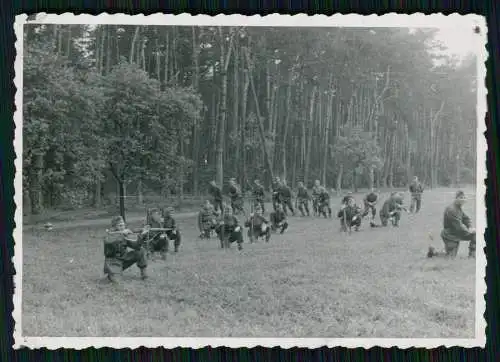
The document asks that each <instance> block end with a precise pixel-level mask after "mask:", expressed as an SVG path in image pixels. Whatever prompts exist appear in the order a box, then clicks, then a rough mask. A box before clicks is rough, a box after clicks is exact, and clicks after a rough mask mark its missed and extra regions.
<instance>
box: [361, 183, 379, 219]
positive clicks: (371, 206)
mask: <svg viewBox="0 0 500 362" xmlns="http://www.w3.org/2000/svg"><path fill="white" fill-rule="evenodd" d="M377 200H378V195H377V193H376V192H375V191H374V189H372V191H371V192H370V193H369V194H368V195H366V196H365V198H364V199H363V203H364V204H365V209H364V211H363V215H362V216H363V217H365V216H368V217H369V219H370V226H371V227H374V226H375V215H376V214H377V208H376V206H377Z"/></svg>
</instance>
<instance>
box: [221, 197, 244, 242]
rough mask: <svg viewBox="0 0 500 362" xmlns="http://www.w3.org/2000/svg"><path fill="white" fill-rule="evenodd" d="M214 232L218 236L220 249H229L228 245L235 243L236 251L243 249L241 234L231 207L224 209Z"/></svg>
mask: <svg viewBox="0 0 500 362" xmlns="http://www.w3.org/2000/svg"><path fill="white" fill-rule="evenodd" d="M215 231H216V233H217V235H218V236H219V240H220V247H221V248H229V245H230V244H231V243H234V242H235V241H236V243H237V244H238V250H242V249H243V246H242V244H243V233H242V230H241V226H240V225H239V223H238V219H237V218H236V217H235V216H234V215H233V209H232V208H231V206H226V207H225V208H224V214H223V216H222V219H221V220H220V222H219V225H218V226H217V228H216V229H215Z"/></svg>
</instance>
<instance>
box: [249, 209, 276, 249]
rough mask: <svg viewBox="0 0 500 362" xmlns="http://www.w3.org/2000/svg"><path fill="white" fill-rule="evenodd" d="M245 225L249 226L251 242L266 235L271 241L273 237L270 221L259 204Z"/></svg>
mask: <svg viewBox="0 0 500 362" xmlns="http://www.w3.org/2000/svg"><path fill="white" fill-rule="evenodd" d="M245 226H246V227H247V228H248V238H249V239H250V242H251V243H253V242H254V240H255V239H256V238H257V239H258V238H260V237H265V238H266V241H269V239H270V238H271V229H270V227H269V221H267V220H266V218H265V217H264V216H262V209H261V208H260V207H259V206H257V207H256V209H255V213H254V214H253V215H251V216H250V219H248V220H247V221H246V222H245Z"/></svg>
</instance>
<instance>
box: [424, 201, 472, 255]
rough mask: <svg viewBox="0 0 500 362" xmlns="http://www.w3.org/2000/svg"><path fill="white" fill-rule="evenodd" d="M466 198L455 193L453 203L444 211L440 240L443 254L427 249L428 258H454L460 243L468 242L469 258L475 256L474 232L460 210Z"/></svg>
mask: <svg viewBox="0 0 500 362" xmlns="http://www.w3.org/2000/svg"><path fill="white" fill-rule="evenodd" d="M465 201H466V198H465V194H464V192H463V191H457V193H456V195H455V201H454V202H453V203H452V204H451V205H450V206H448V207H447V208H446V209H445V210H444V215H443V230H442V231H441V238H442V239H443V243H444V252H437V251H436V250H435V249H434V248H433V247H432V246H430V247H429V251H428V252H427V256H428V257H429V258H432V257H436V256H438V257H439V256H440V257H443V256H444V257H450V258H455V257H456V256H457V253H458V247H459V246H460V241H462V240H464V241H469V258H474V257H475V256H476V230H475V229H473V228H472V223H471V219H470V218H469V216H467V215H466V214H465V213H464V211H463V210H462V206H463V204H464V203H465Z"/></svg>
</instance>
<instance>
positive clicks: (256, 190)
mask: <svg viewBox="0 0 500 362" xmlns="http://www.w3.org/2000/svg"><path fill="white" fill-rule="evenodd" d="M252 196H253V206H254V208H255V209H257V206H260V208H261V209H262V213H264V212H265V208H264V198H265V195H264V186H262V185H261V184H260V181H259V180H255V181H254V186H253V188H252Z"/></svg>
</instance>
